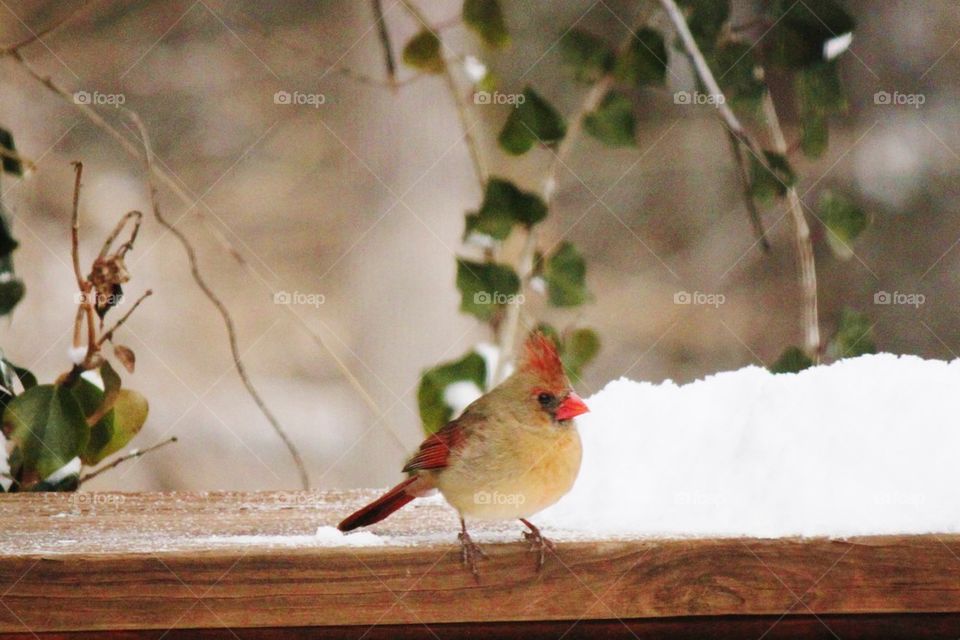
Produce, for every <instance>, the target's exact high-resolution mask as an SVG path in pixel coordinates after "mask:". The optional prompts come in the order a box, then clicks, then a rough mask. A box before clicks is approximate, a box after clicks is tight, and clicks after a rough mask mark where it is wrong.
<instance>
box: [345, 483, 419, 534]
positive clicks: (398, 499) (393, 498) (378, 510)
mask: <svg viewBox="0 0 960 640" xmlns="http://www.w3.org/2000/svg"><path fill="white" fill-rule="evenodd" d="M418 479H419V478H417V477H416V476H413V477H412V478H407V479H406V480H404V481H403V482H401V483H400V484H398V485H397V486H395V487H394V488H393V489H390V491H387V492H386V493H385V494H383V495H382V496H380V497H379V498H377V499H376V500H374V501H373V502H371V503H370V504H368V505H367V506H365V507H363V508H362V509H360V510H359V511H357V512H356V513H352V514H350V515H349V516H347V517H346V518H344V520H343V522H341V523H340V524H338V525H337V529H340V531H350V530H352V529H356V528H357V527H366V526H367V525H371V524H373V523H375V522H380V521H381V520H383V519H384V518H386V517H387V516H389V515H390V514H391V513H393V512H394V511H396V510H397V509H399V508H400V507H402V506H403V505H405V504H407V503H408V502H410V501H411V500H413V499H414V498H415V497H416V496H414V495H412V494H409V493H407V487H409V486H410V485H411V484H413V483H414V482H416V481H417V480H418Z"/></svg>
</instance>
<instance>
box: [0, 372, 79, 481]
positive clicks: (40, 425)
mask: <svg viewBox="0 0 960 640" xmlns="http://www.w3.org/2000/svg"><path fill="white" fill-rule="evenodd" d="M3 422H4V431H5V432H8V433H10V439H11V440H12V441H13V442H14V443H15V444H16V445H17V447H18V448H19V449H20V452H21V456H22V463H21V464H22V465H23V467H25V468H26V469H27V470H30V471H36V472H37V474H38V475H39V476H40V477H41V478H46V477H47V476H49V475H50V474H52V473H53V472H54V471H56V470H57V469H60V468H61V467H63V466H64V465H65V464H67V463H68V462H70V461H71V460H73V459H74V458H75V457H77V456H78V455H80V452H81V451H83V448H84V447H85V446H86V444H87V440H88V438H89V436H90V430H89V428H88V427H87V421H86V419H85V418H84V415H83V411H82V410H81V409H80V404H79V403H78V402H77V399H76V398H75V397H74V395H73V394H72V393H71V392H70V390H69V389H67V388H66V387H64V386H62V385H53V384H44V385H38V386H35V387H32V388H31V389H28V390H27V391H24V392H23V393H21V394H20V395H19V396H17V397H16V398H14V399H13V401H12V402H10V404H9V405H7V408H6V410H5V411H4V412H3Z"/></svg>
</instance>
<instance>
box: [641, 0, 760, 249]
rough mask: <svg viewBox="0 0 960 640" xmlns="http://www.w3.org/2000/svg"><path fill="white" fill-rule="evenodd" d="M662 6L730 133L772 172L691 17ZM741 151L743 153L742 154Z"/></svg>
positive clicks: (672, 5)
mask: <svg viewBox="0 0 960 640" xmlns="http://www.w3.org/2000/svg"><path fill="white" fill-rule="evenodd" d="M660 6H662V7H663V10H664V11H665V12H666V13H667V16H668V17H669V18H670V22H672V23H673V26H674V29H676V31H677V34H678V35H679V36H680V41H681V42H682V43H683V47H684V49H685V50H686V52H687V55H688V57H689V58H690V60H691V62H692V63H693V68H694V70H695V71H696V72H697V76H698V77H699V78H700V81H701V82H703V84H704V86H705V87H706V89H707V92H708V93H709V94H710V95H712V96H714V97H715V98H716V100H715V101H714V102H716V106H717V113H718V114H719V115H720V118H721V119H722V120H723V121H724V122H725V123H726V125H727V129H728V130H729V132H730V134H731V135H733V136H734V138H736V140H737V141H738V142H739V143H740V144H742V145H743V146H744V147H746V148H747V149H748V150H749V151H750V153H751V154H752V155H753V157H754V158H756V161H757V162H758V163H760V165H761V166H762V167H763V168H764V169H766V170H767V171H770V172H771V173H772V172H773V168H772V167H771V166H770V163H769V162H768V161H767V156H766V155H765V154H764V152H763V148H762V147H761V146H760V145H759V144H758V143H757V141H756V140H755V139H754V138H753V136H751V135H750V133H749V132H748V131H747V130H746V129H744V127H743V125H742V124H741V123H740V120H739V119H738V118H737V115H736V114H735V113H734V112H733V109H732V108H730V104H729V103H728V101H727V99H726V96H725V95H724V93H723V91H721V89H720V85H719V83H718V82H717V80H716V78H714V76H713V72H712V71H711V70H710V65H708V64H707V60H706V58H704V57H703V53H702V52H701V51H700V47H699V46H698V45H697V41H696V40H695V39H694V37H693V34H692V33H690V27H689V25H687V20H686V18H684V17H683V12H682V11H681V10H680V8H679V7H678V6H677V3H676V2H675V0H660ZM721 98H722V99H721ZM737 155H738V156H739V154H737ZM740 162H742V161H741V160H738V163H740ZM748 211H749V213H750V218H751V222H752V224H753V225H754V228H755V229H758V230H759V239H760V240H761V242H762V243H763V244H764V246H765V247H767V246H769V243H768V242H767V239H766V233H765V232H764V231H763V225H762V221H761V219H760V216H759V215H758V214H756V213H755V209H754V208H753V207H751V206H750V205H748Z"/></svg>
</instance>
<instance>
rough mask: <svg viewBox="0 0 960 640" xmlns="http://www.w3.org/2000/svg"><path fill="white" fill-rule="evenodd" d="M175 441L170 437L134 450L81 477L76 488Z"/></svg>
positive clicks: (175, 439) (175, 437) (174, 438)
mask: <svg viewBox="0 0 960 640" xmlns="http://www.w3.org/2000/svg"><path fill="white" fill-rule="evenodd" d="M176 441H177V436H172V437H170V438H167V439H166V440H164V441H163V442H158V443H157V444H155V445H153V446H152V447H147V448H146V449H134V450H132V451H131V452H130V453H125V454H124V455H122V456H120V457H119V458H117V459H116V460H114V461H113V462H111V463H110V464H108V465H106V466H105V467H100V468H99V469H96V470H94V471H91V472H90V473H88V474H87V475H85V476H83V477H81V478H80V480H79V482H78V483H77V484H78V486H79V485H82V484H83V483H84V482H88V481H90V480H93V479H94V478H96V477H97V476H98V475H100V474H101V473H103V472H104V471H110V469H114V468H116V467H118V466H120V465H121V464H123V463H124V462H126V461H127V460H132V459H134V458H139V457H140V456H144V455H146V454H148V453H150V452H151V451H156V450H157V449H159V448H160V447H165V446H167V445H168V444H173V443H174V442H176Z"/></svg>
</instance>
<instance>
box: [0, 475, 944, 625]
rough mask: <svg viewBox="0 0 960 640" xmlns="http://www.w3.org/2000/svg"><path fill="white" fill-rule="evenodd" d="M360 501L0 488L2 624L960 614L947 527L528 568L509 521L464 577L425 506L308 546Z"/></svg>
mask: <svg viewBox="0 0 960 640" xmlns="http://www.w3.org/2000/svg"><path fill="white" fill-rule="evenodd" d="M371 495H372V494H370V493H369V492H347V493H332V492H326V493H323V492H314V493H301V492H289V493H258V494H235V493H217V494H74V495H70V494H48V495H36V496H15V497H10V496H5V497H0V633H43V632H66V631H80V630H100V629H104V630H105V629H114V630H117V629H121V630H128V631H135V630H150V629H154V630H167V629H212V630H215V629H221V630H222V629H250V628H281V627H300V628H309V627H321V626H334V625H343V626H358V627H363V628H370V627H371V626H373V625H412V626H415V627H417V628H419V629H420V630H421V631H425V630H424V629H423V626H422V625H424V624H425V625H428V626H429V625H435V624H457V623H464V622H472V623H477V622H484V623H494V622H504V621H568V622H570V623H571V624H572V623H573V622H574V621H577V620H585V621H589V620H608V621H610V620H612V621H614V622H616V620H617V619H623V620H638V619H655V618H663V619H666V618H672V617H677V616H704V617H705V616H745V615H746V616H774V618H776V617H779V616H782V615H784V614H789V616H793V615H801V616H810V615H811V614H814V613H815V614H817V615H820V616H823V615H850V614H900V613H906V612H912V613H914V614H948V613H957V612H960V536H934V535H929V536H909V537H899V536H886V537H869V538H854V539H849V540H826V539H808V540H793V539H781V540H738V539H706V540H705V539H700V540H676V539H669V540H650V539H646V540H599V541H568V542H563V540H564V536H563V535H562V532H560V535H559V536H558V540H560V541H561V542H560V543H559V544H558V556H556V557H550V558H549V559H548V561H547V565H546V567H545V568H544V571H543V572H542V573H541V574H539V575H538V574H536V573H535V572H534V558H533V556H532V555H530V554H528V553H527V549H526V546H525V545H523V544H522V543H520V542H519V531H520V528H519V526H518V527H517V528H511V527H506V528H505V527H503V526H500V527H485V528H479V527H478V528H477V532H478V536H477V537H478V538H479V539H480V541H481V543H482V542H483V540H484V539H487V540H495V541H496V540H504V541H509V540H514V539H515V540H516V542H501V543H489V544H486V545H485V550H486V551H487V552H488V553H489V555H490V558H489V559H488V560H486V561H484V562H483V563H482V564H481V570H482V572H483V574H482V580H481V583H480V584H477V583H475V582H474V581H473V579H472V577H471V576H470V575H469V574H468V573H467V572H465V571H464V570H463V569H462V568H461V567H460V564H459V556H458V547H457V546H456V518H455V515H454V514H453V513H452V512H451V511H450V510H449V509H448V508H447V507H444V506H442V505H440V504H438V503H436V502H426V503H421V504H420V505H419V506H414V505H411V507H407V508H406V509H404V510H401V511H400V512H398V513H397V514H396V515H395V516H394V517H391V518H390V519H388V520H386V521H385V522H384V523H382V526H378V527H375V528H374V531H376V532H377V533H378V534H381V535H382V536H384V537H385V540H386V542H387V543H388V544H387V545H384V546H348V547H343V546H341V547H332V546H323V545H321V544H318V543H317V542H316V538H314V536H313V534H314V533H315V531H316V529H317V527H318V526H321V525H334V524H335V523H336V522H338V521H339V520H340V519H341V518H342V517H343V515H344V514H346V513H349V512H350V511H352V510H353V509H354V508H356V507H358V506H359V505H360V504H361V503H363V502H364V501H365V500H367V499H369V498H370V497H371ZM950 619H952V620H954V621H955V620H956V618H950ZM398 628H400V627H398ZM157 635H158V636H159V634H157ZM359 635H360V634H358V636H359ZM427 635H429V634H427ZM957 635H960V634H957ZM142 637H146V636H142ZM263 637H269V636H263ZM291 637H292V636H291ZM311 637H314V636H311ZM368 637H369V636H368ZM954 637H956V636H954Z"/></svg>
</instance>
